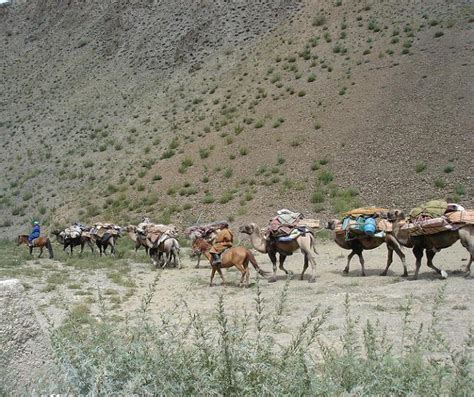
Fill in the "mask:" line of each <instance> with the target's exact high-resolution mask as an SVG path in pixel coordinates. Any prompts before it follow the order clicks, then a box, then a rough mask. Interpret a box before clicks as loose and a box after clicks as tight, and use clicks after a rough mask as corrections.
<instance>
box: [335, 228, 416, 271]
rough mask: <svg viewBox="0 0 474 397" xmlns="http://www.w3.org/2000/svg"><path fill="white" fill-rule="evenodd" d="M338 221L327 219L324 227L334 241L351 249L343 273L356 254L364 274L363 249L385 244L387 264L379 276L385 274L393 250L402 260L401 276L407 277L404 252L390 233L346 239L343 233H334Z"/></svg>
mask: <svg viewBox="0 0 474 397" xmlns="http://www.w3.org/2000/svg"><path fill="white" fill-rule="evenodd" d="M337 222H338V220H337V219H334V220H332V221H329V222H328V223H327V224H326V229H329V230H331V231H332V238H333V240H334V241H335V243H336V244H337V245H338V246H339V247H341V248H344V249H346V250H351V253H350V254H349V255H348V256H347V265H346V267H345V268H344V271H343V273H344V274H347V273H349V265H350V263H351V259H352V257H353V256H354V255H357V256H358V257H359V262H360V266H361V268H362V274H361V275H362V276H365V275H366V274H365V260H364V257H363V255H362V252H363V251H364V250H372V249H375V248H377V247H379V246H381V245H382V244H384V243H385V244H386V245H387V250H388V255H387V265H386V267H385V270H384V271H383V272H382V273H381V274H380V275H381V276H386V275H387V272H388V269H389V267H390V265H391V264H392V262H393V251H395V252H396V253H397V255H398V256H399V258H400V260H401V261H402V264H403V275H402V276H403V277H408V270H407V265H406V260H405V254H404V253H403V251H402V249H401V247H400V244H399V242H398V241H397V239H396V238H395V236H393V234H392V233H385V236H384V237H374V236H365V235H363V236H361V237H359V238H355V239H352V240H346V235H345V233H336V232H335V231H334V228H335V226H336V223H337Z"/></svg>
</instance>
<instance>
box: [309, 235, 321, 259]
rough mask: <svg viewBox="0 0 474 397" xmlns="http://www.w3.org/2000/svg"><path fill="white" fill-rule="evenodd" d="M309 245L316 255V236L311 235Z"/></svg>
mask: <svg viewBox="0 0 474 397" xmlns="http://www.w3.org/2000/svg"><path fill="white" fill-rule="evenodd" d="M311 247H312V248H313V251H314V253H315V254H316V255H319V252H318V250H317V249H316V238H315V237H314V235H311Z"/></svg>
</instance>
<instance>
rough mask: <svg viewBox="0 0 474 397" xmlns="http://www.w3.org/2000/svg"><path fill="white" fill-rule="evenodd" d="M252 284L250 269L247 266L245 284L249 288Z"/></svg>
mask: <svg viewBox="0 0 474 397" xmlns="http://www.w3.org/2000/svg"><path fill="white" fill-rule="evenodd" d="M249 285H250V269H249V267H248V266H247V269H245V286H246V287H247V288H248V287H249Z"/></svg>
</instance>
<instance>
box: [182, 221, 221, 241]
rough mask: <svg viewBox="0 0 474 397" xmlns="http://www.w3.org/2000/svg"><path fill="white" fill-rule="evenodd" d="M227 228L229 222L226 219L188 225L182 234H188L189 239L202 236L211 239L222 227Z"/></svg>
mask: <svg viewBox="0 0 474 397" xmlns="http://www.w3.org/2000/svg"><path fill="white" fill-rule="evenodd" d="M227 228H229V222H226V221H217V222H212V223H208V224H204V225H194V226H190V227H188V228H187V229H186V230H185V231H184V234H185V235H186V236H188V237H189V238H190V239H191V240H195V239H196V238H203V239H205V240H207V241H212V240H213V238H214V236H215V234H216V233H217V232H218V231H219V230H222V229H227Z"/></svg>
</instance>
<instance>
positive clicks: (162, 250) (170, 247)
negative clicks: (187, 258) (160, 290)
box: [150, 237, 181, 269]
mask: <svg viewBox="0 0 474 397" xmlns="http://www.w3.org/2000/svg"><path fill="white" fill-rule="evenodd" d="M180 249H181V247H180V246H179V243H178V240H176V239H175V238H174V237H169V238H167V239H166V240H165V241H163V242H162V243H161V244H160V245H159V246H158V247H153V248H150V258H151V260H152V261H153V264H154V265H155V266H157V267H158V265H159V263H160V262H161V261H163V265H162V266H161V268H162V269H164V268H165V267H166V266H167V265H169V264H170V263H171V260H173V263H174V265H175V266H178V269H181V261H180V259H179V251H180ZM163 255H164V256H165V259H164V260H163V259H162V258H163Z"/></svg>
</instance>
